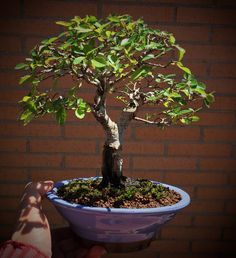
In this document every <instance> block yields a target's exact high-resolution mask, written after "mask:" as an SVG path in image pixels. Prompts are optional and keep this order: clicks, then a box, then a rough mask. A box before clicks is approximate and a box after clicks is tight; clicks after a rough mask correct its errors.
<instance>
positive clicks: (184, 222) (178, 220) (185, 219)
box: [168, 213, 193, 227]
mask: <svg viewBox="0 0 236 258" xmlns="http://www.w3.org/2000/svg"><path fill="white" fill-rule="evenodd" d="M192 219H193V218H192V216H190V215H189V214H187V215H186V214H183V213H182V214H181V213H179V214H178V215H177V216H176V217H175V219H173V220H171V221H170V222H168V225H170V226H184V227H187V226H190V225H192Z"/></svg>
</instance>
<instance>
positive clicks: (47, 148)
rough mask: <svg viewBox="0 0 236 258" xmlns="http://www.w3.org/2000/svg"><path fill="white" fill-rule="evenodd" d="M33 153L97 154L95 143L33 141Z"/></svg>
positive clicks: (31, 146) (31, 148)
mask: <svg viewBox="0 0 236 258" xmlns="http://www.w3.org/2000/svg"><path fill="white" fill-rule="evenodd" d="M30 151H31V152H42V153H47V152H54V153H57V152H59V153H62V152H63V153H65V152H66V153H70V152H78V153H95V151H96V142H95V141H79V140H77V141H72V140H50V141H48V140H32V141H30Z"/></svg>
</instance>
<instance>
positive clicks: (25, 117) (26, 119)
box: [20, 109, 34, 125]
mask: <svg viewBox="0 0 236 258" xmlns="http://www.w3.org/2000/svg"><path fill="white" fill-rule="evenodd" d="M33 118H34V114H33V113H32V112H31V111H30V110H28V109H27V110H25V111H24V112H23V113H22V114H21V115H20V120H21V121H23V123H24V125H27V124H28V123H29V122H30V121H31V120H32V119H33Z"/></svg>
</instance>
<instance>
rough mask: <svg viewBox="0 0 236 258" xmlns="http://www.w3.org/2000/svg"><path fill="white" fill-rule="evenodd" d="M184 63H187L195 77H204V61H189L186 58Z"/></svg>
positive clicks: (205, 68)
mask: <svg viewBox="0 0 236 258" xmlns="http://www.w3.org/2000/svg"><path fill="white" fill-rule="evenodd" d="M184 63H185V65H187V67H188V68H189V69H190V70H191V71H192V73H193V74H194V75H195V76H196V77H205V76H206V74H207V64H206V63H202V62H200V63H198V62H197V61H195V62H191V63H190V62H189V61H188V60H186V61H185V62H184Z"/></svg>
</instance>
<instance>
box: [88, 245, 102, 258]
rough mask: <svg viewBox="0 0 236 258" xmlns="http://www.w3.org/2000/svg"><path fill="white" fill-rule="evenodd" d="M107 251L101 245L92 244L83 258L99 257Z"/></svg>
mask: <svg viewBox="0 0 236 258" xmlns="http://www.w3.org/2000/svg"><path fill="white" fill-rule="evenodd" d="M106 253H107V251H106V249H105V248H104V247H102V246H93V247H92V248H91V249H90V250H89V251H88V253H87V254H86V256H85V257H84V258H100V257H102V255H104V254H106Z"/></svg>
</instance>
